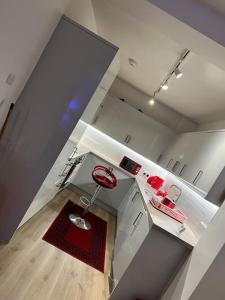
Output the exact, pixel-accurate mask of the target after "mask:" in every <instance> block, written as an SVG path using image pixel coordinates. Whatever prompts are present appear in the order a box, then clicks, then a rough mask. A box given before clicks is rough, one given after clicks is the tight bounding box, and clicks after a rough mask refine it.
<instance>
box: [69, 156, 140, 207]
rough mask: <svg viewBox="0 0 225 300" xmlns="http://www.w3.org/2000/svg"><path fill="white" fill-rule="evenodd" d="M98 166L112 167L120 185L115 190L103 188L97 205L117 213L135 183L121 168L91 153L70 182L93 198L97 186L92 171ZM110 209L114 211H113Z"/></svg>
mask: <svg viewBox="0 0 225 300" xmlns="http://www.w3.org/2000/svg"><path fill="white" fill-rule="evenodd" d="M97 165H102V166H105V167H107V168H109V167H112V168H113V173H114V175H115V176H116V178H117V181H118V184H117V186H116V187H115V188H114V189H105V188H103V189H102V190H101V191H100V193H99V194H98V199H97V201H96V203H98V205H100V206H101V205H102V207H103V208H105V209H109V211H110V212H115V213H116V212H117V210H118V207H119V206H120V204H121V202H122V201H123V199H124V195H126V194H127V191H128V190H129V189H130V187H131V186H132V184H133V182H134V179H133V178H132V177H130V176H128V175H126V174H125V173H124V172H121V171H120V169H119V168H117V167H115V166H113V165H111V164H110V163H108V162H107V161H105V160H104V159H102V158H100V157H98V156H97V155H95V154H94V153H91V152H89V153H87V154H86V156H85V159H84V160H83V162H82V164H81V165H80V166H79V167H78V168H77V169H76V170H74V172H73V174H72V175H71V177H70V179H69V181H68V182H69V183H70V184H72V185H73V186H75V187H76V188H78V189H79V190H80V191H81V192H82V193H83V194H84V195H86V196H87V197H89V198H91V196H92V195H93V194H94V192H95V189H96V187H97V184H96V183H95V181H94V180H93V178H92V171H93V169H94V167H95V166H97ZM110 209H112V211H111V210H110Z"/></svg>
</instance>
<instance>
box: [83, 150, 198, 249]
mask: <svg viewBox="0 0 225 300" xmlns="http://www.w3.org/2000/svg"><path fill="white" fill-rule="evenodd" d="M84 154H85V155H88V154H93V155H96V156H98V157H99V158H101V159H103V160H105V161H106V162H108V163H109V164H111V165H113V166H114V167H115V168H117V169H119V170H120V171H121V172H123V173H125V174H126V175H127V176H129V177H131V178H133V179H134V180H136V182H137V184H138V187H139V189H140V192H141V194H142V197H143V200H144V203H145V207H146V209H147V211H148V212H149V217H150V219H151V221H152V223H153V224H154V226H157V227H159V228H160V229H162V230H164V231H166V232H168V234H170V235H172V236H174V237H175V238H176V239H179V240H180V241H181V242H183V243H185V244H186V245H187V246H189V247H194V246H195V245H196V244H197V242H198V240H199V238H200V236H198V235H197V234H194V233H193V231H192V230H191V229H190V228H189V226H188V225H187V224H184V226H185V231H183V232H182V233H179V229H180V228H181V225H182V224H181V223H179V222H178V221H176V220H174V219H173V218H171V217H169V216H167V215H166V214H164V213H162V212H161V211H159V210H157V209H156V208H154V207H153V206H152V205H151V204H150V202H149V200H150V198H151V193H152V192H151V190H150V186H149V185H148V184H147V183H146V180H144V179H143V177H141V176H138V175H136V176H135V175H132V174H130V173H129V172H127V171H125V170H124V169H122V168H121V167H120V166H119V163H118V162H116V161H113V160H112V159H110V157H106V156H105V155H102V154H101V153H97V152H94V151H90V152H88V153H83V154H79V155H78V156H80V155H84Z"/></svg>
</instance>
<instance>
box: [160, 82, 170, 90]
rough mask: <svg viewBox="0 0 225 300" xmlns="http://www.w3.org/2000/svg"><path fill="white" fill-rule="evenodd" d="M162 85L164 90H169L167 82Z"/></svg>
mask: <svg viewBox="0 0 225 300" xmlns="http://www.w3.org/2000/svg"><path fill="white" fill-rule="evenodd" d="M161 87H162V89H163V90H164V91H167V90H168V88H169V87H168V84H167V82H165V83H164V84H163V85H162V86H161Z"/></svg>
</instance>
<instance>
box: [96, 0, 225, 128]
mask: <svg viewBox="0 0 225 300" xmlns="http://www.w3.org/2000/svg"><path fill="white" fill-rule="evenodd" d="M201 1H204V2H207V1H208V2H210V1H209V0H201ZM92 2H93V6H94V12H95V16H96V22H97V27H98V33H99V34H100V35H101V36H103V37H104V38H106V39H107V40H109V41H111V42H112V43H114V44H115V45H117V46H119V48H120V52H121V58H120V59H121V68H120V72H119V77H121V78H122V79H123V80H125V81H127V82H129V83H130V84H131V85H133V86H135V87H137V88H138V89H140V90H141V91H143V92H144V93H146V94H147V95H149V96H151V95H152V94H153V93H154V91H155V90H156V89H157V88H158V87H159V85H160V83H161V82H162V81H163V80H164V78H165V77H166V75H167V74H168V72H169V71H170V70H171V67H173V66H174V64H175V62H176V61H177V59H178V58H179V56H180V54H181V53H182V52H183V51H184V49H185V47H184V46H181V45H180V44H179V43H177V42H176V41H175V40H172V39H171V38H169V36H168V35H166V34H163V33H162V32H160V31H159V30H158V29H157V27H156V26H154V22H152V24H151V26H147V25H146V23H144V22H142V21H141V16H139V18H136V17H135V16H134V15H133V14H130V13H129V12H128V11H129V10H126V7H124V5H123V7H122V6H120V4H119V2H120V1H117V0H111V1H107V0H92ZM214 2H218V5H219V4H221V5H222V2H223V1H219V0H217V1H215V0H214ZM130 3H131V2H130ZM141 3H143V4H144V1H140V2H139V4H140V5H141ZM121 5H122V4H121ZM145 5H146V3H145ZM223 6H224V11H225V4H224V5H223ZM129 9H130V8H129ZM145 10H146V7H145ZM149 16H151V12H150V11H149ZM185 46H186V45H185ZM190 50H191V49H190ZM130 57H131V58H134V59H135V60H136V61H137V65H136V66H135V67H132V66H130V64H129V62H128V59H129V58H130ZM182 71H183V73H184V76H183V77H182V78H181V79H179V80H178V79H176V78H175V77H173V78H172V79H171V80H170V82H169V90H168V91H166V92H165V91H163V92H161V93H160V94H159V96H158V100H159V101H160V102H162V103H164V104H166V105H168V106H169V107H171V108H173V109H174V110H176V111H177V112H180V113H182V114H183V115H185V116H187V117H189V118H191V119H192V120H194V121H196V122H199V123H203V122H205V121H215V118H218V116H219V115H220V118H221V111H224V112H225V71H223V70H222V69H220V68H219V67H216V66H215V65H213V64H211V63H210V62H207V61H205V60H204V59H202V58H201V57H199V56H198V55H196V54H194V53H193V52H191V55H189V56H188V58H187V60H186V61H185V62H184V63H183V64H182ZM137 101H139V99H137ZM148 110H151V107H150V106H149V105H148V103H146V112H147V111H148Z"/></svg>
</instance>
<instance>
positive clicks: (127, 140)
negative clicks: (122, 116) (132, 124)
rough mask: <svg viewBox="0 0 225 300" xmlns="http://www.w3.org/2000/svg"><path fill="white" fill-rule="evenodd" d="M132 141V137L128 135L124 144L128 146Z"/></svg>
mask: <svg viewBox="0 0 225 300" xmlns="http://www.w3.org/2000/svg"><path fill="white" fill-rule="evenodd" d="M130 140H131V135H129V134H128V135H127V136H126V137H125V139H124V143H126V144H128V143H129V142H130Z"/></svg>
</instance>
